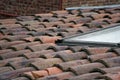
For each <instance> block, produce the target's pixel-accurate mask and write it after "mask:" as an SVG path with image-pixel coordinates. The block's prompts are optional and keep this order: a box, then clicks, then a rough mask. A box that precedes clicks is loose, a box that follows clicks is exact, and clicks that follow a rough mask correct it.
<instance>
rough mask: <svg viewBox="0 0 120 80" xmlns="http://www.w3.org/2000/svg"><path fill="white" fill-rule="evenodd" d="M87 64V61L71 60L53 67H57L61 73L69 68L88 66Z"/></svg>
mask: <svg viewBox="0 0 120 80" xmlns="http://www.w3.org/2000/svg"><path fill="white" fill-rule="evenodd" d="M88 63H90V62H89V61H88V60H73V61H68V62H64V63H59V64H55V66H57V67H59V68H60V69H62V70H63V71H67V70H68V69H69V68H70V67H74V66H78V65H83V64H88Z"/></svg>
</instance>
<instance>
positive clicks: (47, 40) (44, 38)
mask: <svg viewBox="0 0 120 80" xmlns="http://www.w3.org/2000/svg"><path fill="white" fill-rule="evenodd" d="M58 39H60V37H58V36H55V37H50V36H40V37H37V38H35V41H40V42H41V43H55V41H56V40H58Z"/></svg>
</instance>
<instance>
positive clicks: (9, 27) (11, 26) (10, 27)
mask: <svg viewBox="0 0 120 80" xmlns="http://www.w3.org/2000/svg"><path fill="white" fill-rule="evenodd" d="M21 27H22V26H21V25H20V24H4V25H0V29H15V28H21Z"/></svg>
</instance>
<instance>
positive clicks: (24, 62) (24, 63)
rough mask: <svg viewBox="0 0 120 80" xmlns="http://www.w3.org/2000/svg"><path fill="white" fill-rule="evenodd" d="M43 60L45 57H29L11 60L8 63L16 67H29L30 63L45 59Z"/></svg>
mask: <svg viewBox="0 0 120 80" xmlns="http://www.w3.org/2000/svg"><path fill="white" fill-rule="evenodd" d="M43 60H44V59H42V58H33V59H28V60H22V61H16V62H9V63H8V64H7V65H8V66H11V67H12V68H14V69H21V68H25V67H29V66H30V64H31V63H33V62H36V61H43Z"/></svg>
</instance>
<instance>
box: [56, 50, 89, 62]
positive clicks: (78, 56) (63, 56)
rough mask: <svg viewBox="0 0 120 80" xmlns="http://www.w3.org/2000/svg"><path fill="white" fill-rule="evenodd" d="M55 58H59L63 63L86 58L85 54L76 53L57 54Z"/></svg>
mask: <svg viewBox="0 0 120 80" xmlns="http://www.w3.org/2000/svg"><path fill="white" fill-rule="evenodd" d="M56 57H59V58H61V59H62V60H63V61H65V62H66V61H72V60H80V59H82V58H86V57H87V54H86V53H84V52H76V53H72V54H64V53H61V54H57V55H56Z"/></svg>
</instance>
